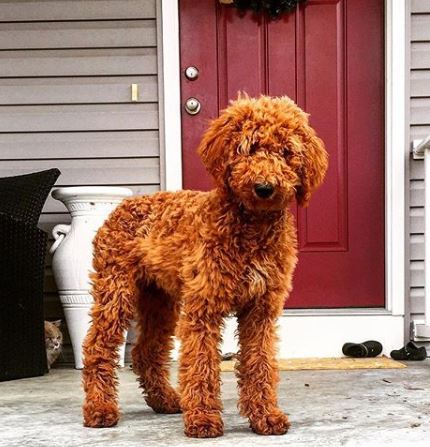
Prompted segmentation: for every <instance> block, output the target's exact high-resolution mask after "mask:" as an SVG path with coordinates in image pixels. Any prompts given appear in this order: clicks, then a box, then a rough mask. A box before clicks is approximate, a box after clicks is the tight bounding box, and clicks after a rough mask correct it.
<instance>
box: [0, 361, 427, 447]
mask: <svg viewBox="0 0 430 447" xmlns="http://www.w3.org/2000/svg"><path fill="white" fill-rule="evenodd" d="M119 376H120V401H121V407H122V418H121V420H120V423H119V425H118V426H117V427H114V428H108V429H88V428H84V427H82V422H81V408H80V407H81V403H82V390H81V386H80V372H79V371H76V370H72V369H53V370H52V371H51V372H50V373H49V374H48V375H46V376H44V377H39V378H34V379H24V380H16V381H11V382H3V383H0V427H1V431H0V446H2V447H3V446H4V447H21V446H31V447H42V446H43V447H45V446H46V447H56V446H61V447H69V446H71V447H78V446H79V447H80V446H106V447H107V446H112V447H121V446H124V447H125V446H127V447H135V446H136V447H137V446H139V447H141V446H142V447H143V446H148V447H150V446H157V447H159V446H161V447H163V446H195V445H199V446H203V445H208V446H215V445H218V446H221V445H222V446H244V447H245V446H246V447H250V446H281V445H282V446H285V445H288V446H305V445H306V446H366V447H367V446H383V445H399V446H403V445H414V446H417V445H423V446H424V445H426V446H428V445H430V360H426V361H424V362H417V363H412V362H411V363H409V364H408V368H407V369H401V370H388V369H385V370H355V371H292V372H283V373H282V382H281V385H280V404H281V407H282V408H283V409H284V410H285V411H287V412H288V413H289V414H290V419H291V422H292V427H291V429H290V432H289V433H288V434H287V435H285V436H270V437H262V436H258V435H255V434H253V433H252V432H251V431H250V430H249V429H248V424H247V421H246V420H245V419H243V418H241V417H240V416H239V415H238V411H237V408H236V402H237V391H236V380H235V377H234V375H233V373H223V401H224V407H225V409H224V423H225V435H224V436H223V437H221V438H215V439H206V440H199V439H188V438H186V437H185V436H184V435H183V431H182V420H181V415H157V414H155V413H153V412H152V411H151V410H150V409H149V408H148V407H147V406H146V404H145V402H144V401H143V399H142V398H141V396H140V392H139V390H138V388H137V383H136V379H135V376H134V374H133V373H132V371H131V370H130V369H129V368H124V369H123V370H121V371H120V374H119Z"/></svg>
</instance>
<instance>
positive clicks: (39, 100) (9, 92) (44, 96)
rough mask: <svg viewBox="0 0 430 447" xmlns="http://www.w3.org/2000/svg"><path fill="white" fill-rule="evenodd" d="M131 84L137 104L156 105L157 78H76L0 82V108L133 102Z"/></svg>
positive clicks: (6, 79) (4, 79) (24, 79)
mask: <svg viewBox="0 0 430 447" xmlns="http://www.w3.org/2000/svg"><path fill="white" fill-rule="evenodd" d="M131 84H137V86H138V92H139V96H138V101H136V102H157V100H158V87H157V77H156V76H154V75H150V76H122V77H102V78H100V77H77V78H3V79H0V105H29V104H92V103H98V104H108V103H125V102H130V101H131Z"/></svg>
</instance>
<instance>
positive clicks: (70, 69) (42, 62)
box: [0, 48, 157, 77]
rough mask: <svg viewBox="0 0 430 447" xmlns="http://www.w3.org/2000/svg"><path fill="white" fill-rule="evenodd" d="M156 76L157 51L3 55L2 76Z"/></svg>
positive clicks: (3, 52)
mask: <svg viewBox="0 0 430 447" xmlns="http://www.w3.org/2000/svg"><path fill="white" fill-rule="evenodd" d="M144 74H146V75H156V74H157V50H156V49H155V48H118V49H115V48H108V49H106V48H100V49H83V50H82V49H73V50H23V51H1V52H0V77H25V76H122V75H144Z"/></svg>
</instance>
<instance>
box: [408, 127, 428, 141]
mask: <svg viewBox="0 0 430 447" xmlns="http://www.w3.org/2000/svg"><path fill="white" fill-rule="evenodd" d="M427 135H430V126H426V125H423V126H420V125H414V124H411V126H410V137H411V144H412V141H413V140H418V139H422V138H425V137H426V136H427Z"/></svg>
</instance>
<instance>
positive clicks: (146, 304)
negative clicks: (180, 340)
mask: <svg viewBox="0 0 430 447" xmlns="http://www.w3.org/2000/svg"><path fill="white" fill-rule="evenodd" d="M178 305H179V303H178V301H176V300H175V299H174V298H172V297H170V296H169V295H167V294H166V293H165V292H163V291H162V290H160V289H159V288H157V287H155V286H154V285H150V286H142V288H141V291H140V296H139V299H138V302H137V316H136V317H137V324H138V333H139V335H138V340H137V342H136V344H135V346H134V348H133V350H132V356H133V370H134V371H135V373H136V374H137V375H138V376H139V383H140V386H141V388H142V389H143V394H144V397H145V400H146V403H147V404H148V405H149V406H150V407H151V408H152V409H153V410H154V411H155V412H157V413H179V412H180V411H181V409H180V405H179V396H178V393H177V392H176V391H175V390H174V389H173V388H172V386H171V385H170V382H169V365H170V351H171V350H172V348H173V335H174V331H175V326H176V321H177V317H178Z"/></svg>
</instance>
